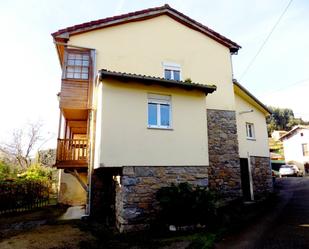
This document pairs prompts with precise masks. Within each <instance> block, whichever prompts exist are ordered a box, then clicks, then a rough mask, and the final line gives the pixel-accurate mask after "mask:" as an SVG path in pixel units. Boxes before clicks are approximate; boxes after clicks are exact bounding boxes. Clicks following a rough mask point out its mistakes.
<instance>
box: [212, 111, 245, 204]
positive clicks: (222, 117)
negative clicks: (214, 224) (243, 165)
mask: <svg viewBox="0 0 309 249" xmlns="http://www.w3.org/2000/svg"><path fill="white" fill-rule="evenodd" d="M207 122H208V150H209V172H208V173H209V188H210V189H211V190H215V191H218V192H219V193H220V194H221V195H222V197H223V198H225V199H227V200H228V199H234V198H237V197H240V195H241V178H240V162H239V151H238V140H237V126H236V115H235V111H226V110H212V109H208V110H207Z"/></svg>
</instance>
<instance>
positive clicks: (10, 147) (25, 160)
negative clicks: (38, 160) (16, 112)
mask: <svg viewBox="0 0 309 249" xmlns="http://www.w3.org/2000/svg"><path fill="white" fill-rule="evenodd" d="M41 129H42V123H41V122H36V123H29V124H28V127H27V129H16V130H14V131H13V134H12V140H11V142H9V143H6V144H4V145H3V146H2V147H1V150H2V151H3V152H4V153H6V154H7V155H8V156H9V157H11V158H14V160H15V161H16V163H17V164H18V165H19V166H20V167H21V168H22V169H26V168H28V167H29V166H30V164H31V152H32V151H33V149H34V147H35V146H36V145H37V143H38V142H39V141H41V140H42V137H41V136H40V133H41Z"/></svg>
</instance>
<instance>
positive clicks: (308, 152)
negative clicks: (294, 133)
mask: <svg viewBox="0 0 309 249" xmlns="http://www.w3.org/2000/svg"><path fill="white" fill-rule="evenodd" d="M301 147H302V151H303V156H306V157H308V156H309V146H308V143H302V144H301Z"/></svg>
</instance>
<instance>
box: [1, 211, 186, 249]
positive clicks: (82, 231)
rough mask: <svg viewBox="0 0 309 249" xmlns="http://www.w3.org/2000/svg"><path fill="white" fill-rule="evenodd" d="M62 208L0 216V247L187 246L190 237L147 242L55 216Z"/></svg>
mask: <svg viewBox="0 0 309 249" xmlns="http://www.w3.org/2000/svg"><path fill="white" fill-rule="evenodd" d="M65 211H66V207H58V206H51V207H45V208H41V209H39V210H35V211H29V212H23V213H15V214H9V215H1V216H0V248H1V249H80V248H82V249H101V248H104V249H105V248H117V249H127V248H131V249H146V248H151V249H153V248H161V249H171V248H179V249H181V248H183V249H184V248H187V247H188V246H189V245H190V244H191V242H192V238H189V239H186V238H183V237H181V238H176V239H167V240H166V241H147V238H141V237H140V235H139V236H138V235H135V236H130V237H126V236H121V235H115V234H112V233H110V232H106V231H105V230H104V229H103V230H102V228H101V226H100V225H98V224H96V223H91V222H85V221H80V220H75V221H74V220H73V221H64V220H58V218H59V217H60V216H61V215H62V214H63V213H64V212H65Z"/></svg>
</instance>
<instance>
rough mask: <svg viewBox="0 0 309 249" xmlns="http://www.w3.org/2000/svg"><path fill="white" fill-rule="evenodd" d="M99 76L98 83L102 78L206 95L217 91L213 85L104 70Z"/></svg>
mask: <svg viewBox="0 0 309 249" xmlns="http://www.w3.org/2000/svg"><path fill="white" fill-rule="evenodd" d="M99 75H100V81H103V79H104V78H115V79H121V80H123V81H137V82H141V83H144V84H146V85H151V84H158V85H161V86H165V87H178V88H183V89H186V90H198V91H202V92H204V93H205V94H206V95H207V94H211V93H213V92H214V91H216V90H217V87H216V86H214V85H202V84H197V83H187V82H183V81H176V80H166V79H163V78H157V77H151V76H145V75H138V74H130V73H120V72H112V71H108V70H106V69H101V70H100V71H99Z"/></svg>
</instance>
